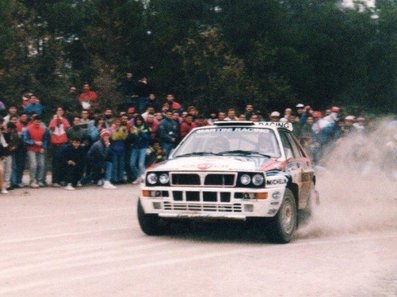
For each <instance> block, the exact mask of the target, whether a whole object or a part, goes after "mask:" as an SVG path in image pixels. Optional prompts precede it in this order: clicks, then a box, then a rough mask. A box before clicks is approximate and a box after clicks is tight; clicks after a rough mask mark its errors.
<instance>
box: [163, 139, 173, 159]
mask: <svg viewBox="0 0 397 297" xmlns="http://www.w3.org/2000/svg"><path fill="white" fill-rule="evenodd" d="M161 147H162V148H163V150H164V155H165V158H166V159H168V156H169V155H170V153H171V151H172V149H173V148H174V144H173V143H168V142H163V143H162V144H161Z"/></svg>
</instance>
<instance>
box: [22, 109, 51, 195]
mask: <svg viewBox="0 0 397 297" xmlns="http://www.w3.org/2000/svg"><path fill="white" fill-rule="evenodd" d="M23 133H24V134H23V142H24V144H25V145H26V150H27V155H28V159H29V175H30V186H31V187H32V188H38V187H44V186H45V185H46V182H45V176H44V175H45V153H46V150H47V147H48V139H49V132H48V129H47V127H46V126H45V125H44V124H43V123H42V122H41V117H40V116H36V115H35V116H33V117H32V123H31V124H30V125H29V126H27V128H26V129H24V132H23Z"/></svg>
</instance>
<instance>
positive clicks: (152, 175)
mask: <svg viewBox="0 0 397 297" xmlns="http://www.w3.org/2000/svg"><path fill="white" fill-rule="evenodd" d="M146 180H147V182H148V183H149V184H150V185H154V184H156V183H157V175H156V173H149V174H148V175H147V177H146Z"/></svg>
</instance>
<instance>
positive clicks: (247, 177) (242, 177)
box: [237, 173, 265, 188]
mask: <svg viewBox="0 0 397 297" xmlns="http://www.w3.org/2000/svg"><path fill="white" fill-rule="evenodd" d="M264 183H265V177H264V175H263V174H262V173H240V174H239V175H238V181H237V185H238V186H240V187H258V188H259V187H262V186H263V185H264Z"/></svg>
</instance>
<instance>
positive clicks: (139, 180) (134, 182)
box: [132, 177, 142, 185]
mask: <svg viewBox="0 0 397 297" xmlns="http://www.w3.org/2000/svg"><path fill="white" fill-rule="evenodd" d="M141 181H142V180H141V178H140V177H138V178H137V179H136V180H134V181H133V182H132V184H133V185H139V184H140V183H141Z"/></svg>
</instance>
